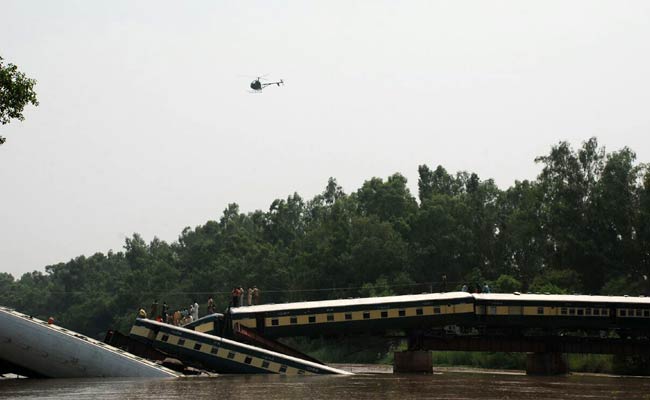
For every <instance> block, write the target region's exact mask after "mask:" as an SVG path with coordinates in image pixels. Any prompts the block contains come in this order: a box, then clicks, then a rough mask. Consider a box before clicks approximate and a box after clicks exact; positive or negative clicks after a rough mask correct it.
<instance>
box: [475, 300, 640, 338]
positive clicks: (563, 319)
mask: <svg viewBox="0 0 650 400" xmlns="http://www.w3.org/2000/svg"><path fill="white" fill-rule="evenodd" d="M474 298H475V299H476V303H475V312H476V317H477V321H476V323H477V325H478V326H484V327H513V328H516V327H519V328H542V329H580V330H610V329H618V330H625V329H634V330H650V298H645V297H627V296H585V295H543V294H518V293H513V294H475V295H474Z"/></svg>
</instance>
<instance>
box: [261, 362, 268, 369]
mask: <svg viewBox="0 0 650 400" xmlns="http://www.w3.org/2000/svg"><path fill="white" fill-rule="evenodd" d="M269 365H270V364H269V362H268V361H263V362H262V368H268V367H269Z"/></svg>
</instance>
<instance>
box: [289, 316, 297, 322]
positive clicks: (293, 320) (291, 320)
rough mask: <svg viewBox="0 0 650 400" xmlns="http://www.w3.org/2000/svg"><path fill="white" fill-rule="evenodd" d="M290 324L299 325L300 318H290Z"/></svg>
mask: <svg viewBox="0 0 650 400" xmlns="http://www.w3.org/2000/svg"><path fill="white" fill-rule="evenodd" d="M289 323H290V324H297V323H298V317H291V318H289Z"/></svg>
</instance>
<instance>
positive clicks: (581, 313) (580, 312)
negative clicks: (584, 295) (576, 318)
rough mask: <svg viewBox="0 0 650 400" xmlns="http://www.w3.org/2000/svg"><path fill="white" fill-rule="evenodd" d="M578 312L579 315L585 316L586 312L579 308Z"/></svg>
mask: <svg viewBox="0 0 650 400" xmlns="http://www.w3.org/2000/svg"><path fill="white" fill-rule="evenodd" d="M576 311H577V313H578V315H584V314H585V310H583V309H582V308H578V309H577V310H576Z"/></svg>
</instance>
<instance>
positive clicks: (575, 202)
mask: <svg viewBox="0 0 650 400" xmlns="http://www.w3.org/2000/svg"><path fill="white" fill-rule="evenodd" d="M536 161H537V162H539V163H541V166H542V167H543V169H542V172H541V173H540V175H539V176H538V178H537V179H536V180H534V181H523V182H519V181H517V182H515V184H514V185H513V186H512V187H510V188H508V189H506V190H501V189H499V188H498V187H497V186H496V185H495V184H494V182H493V181H492V180H490V179H488V180H481V179H480V178H479V177H478V176H477V175H476V174H471V173H466V172H459V173H457V174H455V175H452V174H449V173H448V172H447V171H446V170H445V169H444V168H443V167H441V166H439V167H437V168H436V169H434V170H432V169H430V168H429V167H427V166H426V165H422V166H420V167H419V181H418V197H419V199H416V198H415V197H414V196H413V195H412V194H411V193H410V192H409V189H408V188H407V182H406V179H405V178H404V177H403V176H402V175H400V174H395V175H393V176H390V177H389V178H388V179H386V180H383V179H380V178H372V179H370V180H368V181H366V182H365V183H364V184H363V186H362V187H361V188H359V189H358V190H357V191H356V192H353V193H350V194H347V193H345V192H344V191H343V189H342V188H341V187H340V186H338V185H337V183H336V180H334V179H330V180H329V182H328V183H327V186H326V188H325V190H324V191H323V193H322V194H320V195H317V196H316V197H314V198H313V199H311V200H304V199H303V198H301V197H300V196H299V195H298V194H293V195H290V196H288V197H287V198H286V199H278V200H275V201H273V202H272V203H271V206H270V207H269V210H268V211H255V212H251V213H242V212H240V210H239V208H238V206H237V205H236V204H231V205H229V206H228V207H227V208H226V209H225V211H224V212H223V215H222V216H221V217H220V218H219V219H218V220H215V221H208V222H206V223H205V224H204V225H202V226H197V227H195V228H193V229H192V228H186V229H185V230H183V232H182V233H181V234H180V237H179V238H178V241H176V242H174V243H166V242H164V241H161V240H158V239H154V240H153V241H151V242H150V243H147V242H145V241H144V240H143V239H142V238H141V237H140V236H139V235H137V234H134V235H133V237H131V238H129V239H127V240H126V243H125V246H124V251H121V252H117V253H114V252H108V253H107V254H102V253H97V254H95V255H92V256H90V257H86V256H79V257H77V258H75V259H73V260H70V261H68V262H62V263H59V264H56V265H50V266H47V267H45V271H44V272H41V271H36V272H32V273H27V274H25V275H23V276H22V277H21V278H20V279H18V280H15V279H14V277H13V276H11V275H9V274H0V304H3V305H7V306H12V307H15V308H16V309H18V310H21V311H24V312H27V313H32V314H33V315H37V316H40V317H47V316H50V315H52V316H54V317H55V318H56V319H57V321H58V322H59V323H61V324H62V325H65V326H67V327H69V328H72V329H75V330H79V331H81V332H84V333H87V334H90V335H93V336H98V335H101V332H103V331H105V330H106V329H108V328H109V327H116V328H119V329H128V328H129V326H130V323H131V321H132V319H133V317H134V316H135V313H136V310H137V309H138V308H139V307H140V306H144V307H145V308H146V309H148V305H149V304H150V303H151V302H152V301H153V300H154V299H158V301H159V302H160V303H162V301H167V302H168V303H169V304H170V306H171V307H172V308H186V307H188V306H189V304H190V301H191V300H192V299H194V298H196V299H197V300H198V301H199V303H200V304H202V306H201V307H202V308H201V311H202V313H203V312H205V301H206V300H207V298H208V295H210V294H212V295H214V296H215V301H216V302H217V305H218V306H219V309H224V308H225V307H226V306H227V303H228V299H229V293H230V290H231V289H232V287H233V286H235V285H237V286H239V285H242V286H244V287H249V286H252V285H257V286H258V287H260V288H261V290H262V300H263V301H264V302H284V301H296V300H308V299H328V298H340V297H353V296H371V295H372V296H374V295H388V294H403V293H419V292H423V291H431V290H433V291H438V290H441V289H442V287H441V286H442V283H441V277H442V275H443V274H444V275H446V276H447V287H446V289H447V290H454V289H458V288H460V286H461V285H463V284H464V283H466V284H468V285H470V286H471V287H473V286H476V285H483V284H484V283H485V282H488V283H490V285H491V286H492V288H493V291H499V290H501V291H514V290H519V291H532V292H553V293H592V294H596V293H602V294H630V295H638V294H640V293H646V292H647V291H648V285H647V280H646V279H645V278H644V276H647V275H649V274H650V173H649V171H648V169H647V168H646V166H644V165H640V164H638V163H636V161H635V154H634V153H633V152H632V151H631V150H629V149H627V148H624V149H622V150H619V151H615V152H611V153H606V152H605V151H604V150H603V149H602V148H600V147H598V145H597V142H596V140H595V139H590V140H588V141H587V142H585V143H584V144H583V145H582V146H581V148H579V149H578V150H573V149H572V148H571V147H570V146H569V144H567V143H564V142H562V143H559V144H558V145H556V146H554V147H553V148H552V150H551V151H550V153H549V154H548V155H546V156H543V157H539V158H537V160H536Z"/></svg>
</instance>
